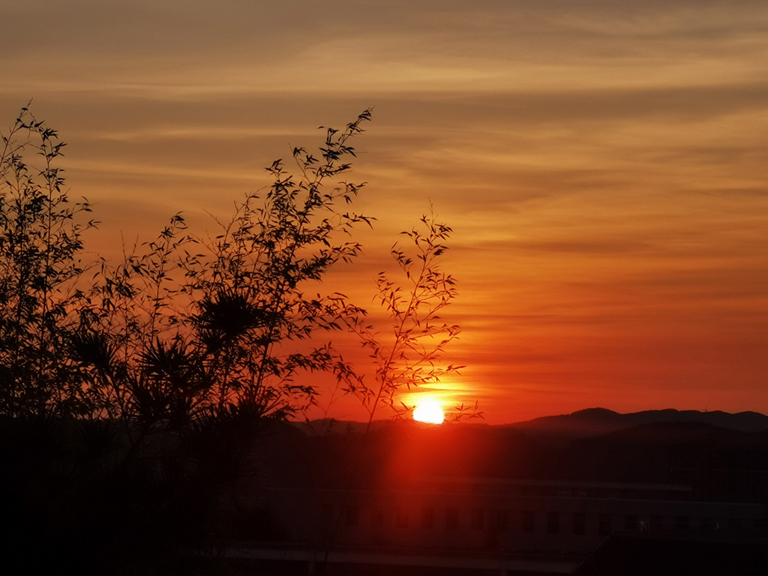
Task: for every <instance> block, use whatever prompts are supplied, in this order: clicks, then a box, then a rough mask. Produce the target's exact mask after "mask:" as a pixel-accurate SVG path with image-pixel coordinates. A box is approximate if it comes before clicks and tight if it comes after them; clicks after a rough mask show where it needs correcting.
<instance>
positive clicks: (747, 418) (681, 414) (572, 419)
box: [296, 408, 768, 440]
mask: <svg viewBox="0 0 768 576" xmlns="http://www.w3.org/2000/svg"><path fill="white" fill-rule="evenodd" d="M660 423H670V424H674V423H678V424H679V423H698V424H707V425H710V426H715V427H718V428H724V429H726V430H737V431H739V432H760V431H762V430H768V416H766V415H764V414H760V413H758V412H738V413H736V414H731V413H728V412H723V411H721V410H716V411H713V412H701V411H699V410H675V409H672V408H667V409H664V410H644V411H642V412H632V413H629V414H620V413H618V412H614V411H613V410H609V409H607V408H587V409H585V410H579V411H577V412H573V413H571V414H560V415H556V416H543V417H541V418H535V419H533V420H526V421H524V422H514V423H512V424H502V425H488V424H485V423H483V421H482V420H471V421H467V422H465V423H463V424H464V425H466V426H481V427H489V428H511V429H514V430H519V431H521V432H525V433H526V434H527V435H529V436H531V437H540V438H542V439H546V438H563V439H570V440H574V439H578V438H588V437H593V436H601V435H604V434H610V433H612V432H617V431H619V430H624V429H627V428H632V427H634V426H638V425H641V424H660ZM389 424H391V421H390V420H376V421H374V422H373V425H372V430H377V429H380V428H381V427H386V426H388V425H389ZM296 426H297V427H298V428H299V429H301V430H302V431H304V432H305V433H306V434H309V435H316V434H328V433H339V434H341V433H348V432H353V433H362V432H364V431H365V427H366V424H365V423H363V422H350V421H339V420H333V419H329V418H326V419H322V420H313V421H311V422H297V423H296Z"/></svg>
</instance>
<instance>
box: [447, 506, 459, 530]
mask: <svg viewBox="0 0 768 576" xmlns="http://www.w3.org/2000/svg"><path fill="white" fill-rule="evenodd" d="M445 527H446V528H447V529H448V530H456V529H457V528H458V527H459V509H458V508H448V511H447V512H446V514H445Z"/></svg>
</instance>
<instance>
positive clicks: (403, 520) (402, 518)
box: [395, 508, 408, 528]
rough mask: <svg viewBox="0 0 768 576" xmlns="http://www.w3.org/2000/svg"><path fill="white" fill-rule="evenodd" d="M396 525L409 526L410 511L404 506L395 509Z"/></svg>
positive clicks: (399, 526)
mask: <svg viewBox="0 0 768 576" xmlns="http://www.w3.org/2000/svg"><path fill="white" fill-rule="evenodd" d="M395 525H396V526H397V527H398V528H408V513H407V512H406V511H405V510H403V509H402V508H398V509H397V510H396V511H395Z"/></svg>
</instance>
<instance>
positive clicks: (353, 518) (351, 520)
mask: <svg viewBox="0 0 768 576" xmlns="http://www.w3.org/2000/svg"><path fill="white" fill-rule="evenodd" d="M359 521H360V508H358V506H357V504H347V526H357V524H358V523H359Z"/></svg>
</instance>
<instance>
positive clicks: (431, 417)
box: [413, 400, 445, 424]
mask: <svg viewBox="0 0 768 576" xmlns="http://www.w3.org/2000/svg"><path fill="white" fill-rule="evenodd" d="M413 419H414V420H416V421H417V422H427V423H429V424H442V423H443V420H445V415H444V414H443V409H442V408H441V407H440V404H439V403H438V402H437V401H436V400H424V401H423V402H420V403H419V405H418V406H416V408H415V409H414V410H413Z"/></svg>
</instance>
